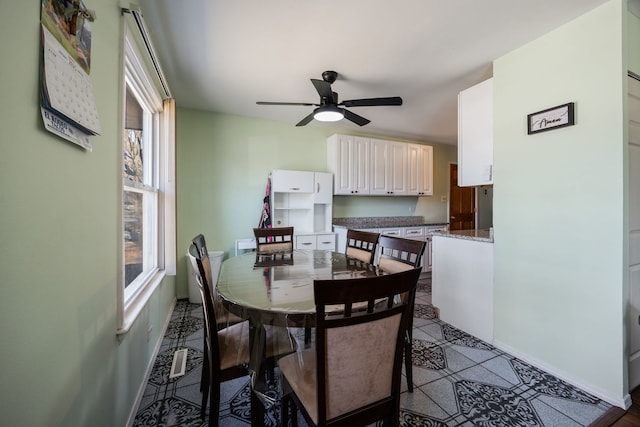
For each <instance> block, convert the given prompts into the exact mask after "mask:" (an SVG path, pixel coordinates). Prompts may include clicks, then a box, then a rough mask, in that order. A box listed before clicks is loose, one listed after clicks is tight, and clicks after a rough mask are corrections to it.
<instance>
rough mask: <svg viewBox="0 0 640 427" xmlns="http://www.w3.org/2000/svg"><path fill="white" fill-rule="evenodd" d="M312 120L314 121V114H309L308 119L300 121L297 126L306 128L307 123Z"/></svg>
mask: <svg viewBox="0 0 640 427" xmlns="http://www.w3.org/2000/svg"><path fill="white" fill-rule="evenodd" d="M311 120H313V113H311V114H309V115H308V116H307V117H305V118H304V119H302V120H300V121H299V122H298V123H297V124H296V126H304V125H306V124H307V123H309V122H310V121H311Z"/></svg>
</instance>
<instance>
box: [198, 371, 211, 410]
mask: <svg viewBox="0 0 640 427" xmlns="http://www.w3.org/2000/svg"><path fill="white" fill-rule="evenodd" d="M207 378H208V377H207ZM207 382H209V381H207ZM210 388H211V386H210V385H208V386H206V387H204V388H203V389H202V401H201V402H200V418H202V419H204V416H205V414H206V412H207V398H208V397H209V392H210ZM211 411H213V408H212V409H211Z"/></svg>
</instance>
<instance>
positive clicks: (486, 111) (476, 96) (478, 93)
mask: <svg viewBox="0 0 640 427" xmlns="http://www.w3.org/2000/svg"><path fill="white" fill-rule="evenodd" d="M487 184H493V79H492V78H491V79H489V80H485V81H484V82H481V83H478V84H477V85H475V86H472V87H470V88H469V89H466V90H464V91H462V92H460V94H459V95H458V185H459V186H461V187H470V186H476V185H487Z"/></svg>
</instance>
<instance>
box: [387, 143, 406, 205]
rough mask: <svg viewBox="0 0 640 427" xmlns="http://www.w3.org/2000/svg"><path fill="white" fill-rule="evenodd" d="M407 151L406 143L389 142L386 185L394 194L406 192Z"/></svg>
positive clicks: (399, 194)
mask: <svg viewBox="0 0 640 427" xmlns="http://www.w3.org/2000/svg"><path fill="white" fill-rule="evenodd" d="M407 151H408V146H407V144H405V143H402V142H389V158H388V162H389V167H388V169H387V172H388V174H389V175H388V176H387V187H388V189H389V193H390V194H393V195H395V196H401V195H405V194H407Z"/></svg>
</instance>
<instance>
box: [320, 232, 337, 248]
mask: <svg viewBox="0 0 640 427" xmlns="http://www.w3.org/2000/svg"><path fill="white" fill-rule="evenodd" d="M316 249H321V250H324V251H335V250H336V235H335V234H333V233H331V234H318V235H317V236H316Z"/></svg>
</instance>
